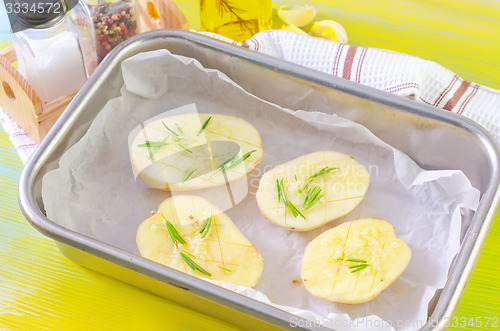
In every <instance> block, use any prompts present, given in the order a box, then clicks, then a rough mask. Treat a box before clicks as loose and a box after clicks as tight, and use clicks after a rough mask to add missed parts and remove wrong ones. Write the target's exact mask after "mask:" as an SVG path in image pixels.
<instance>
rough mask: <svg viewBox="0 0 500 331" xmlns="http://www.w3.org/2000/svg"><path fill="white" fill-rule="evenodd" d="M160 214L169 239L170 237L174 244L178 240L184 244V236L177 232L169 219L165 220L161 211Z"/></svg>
mask: <svg viewBox="0 0 500 331" xmlns="http://www.w3.org/2000/svg"><path fill="white" fill-rule="evenodd" d="M160 215H161V217H163V220H164V221H165V225H166V226H167V230H168V234H169V235H170V239H172V241H173V242H174V244H175V242H176V241H178V242H179V243H181V244H183V245H185V244H186V241H185V240H184V238H182V237H181V235H180V234H179V232H178V231H177V229H176V228H175V226H174V225H173V224H172V223H170V221H169V220H167V219H166V218H165V216H164V215H163V214H162V213H160Z"/></svg>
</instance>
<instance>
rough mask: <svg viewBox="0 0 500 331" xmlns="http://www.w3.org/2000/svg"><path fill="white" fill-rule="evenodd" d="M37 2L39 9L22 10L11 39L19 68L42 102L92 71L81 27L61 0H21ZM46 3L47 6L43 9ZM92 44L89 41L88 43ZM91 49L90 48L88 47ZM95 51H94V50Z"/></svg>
mask: <svg viewBox="0 0 500 331" xmlns="http://www.w3.org/2000/svg"><path fill="white" fill-rule="evenodd" d="M18 1H19V2H23V3H24V2H27V3H28V4H31V3H33V4H35V3H36V4H37V5H38V6H40V7H37V8H38V9H39V10H38V11H35V12H33V11H26V12H22V11H20V12H19V14H18V20H17V23H16V24H19V26H17V28H15V29H14V27H13V31H18V32H15V33H13V35H12V41H13V44H14V48H15V50H16V54H17V61H18V69H19V72H20V73H21V74H22V75H23V76H24V78H25V79H26V80H27V81H28V82H29V83H30V85H31V86H32V87H33V89H34V90H35V92H36V93H37V94H38V96H39V97H40V99H41V101H42V103H43V104H46V103H49V102H51V101H54V100H55V99H57V98H59V97H61V96H63V95H65V94H67V93H70V92H72V91H74V90H76V89H78V88H80V87H81V86H82V85H83V84H84V83H85V81H86V80H87V78H88V77H89V75H90V73H91V72H92V68H89V66H91V65H92V64H91V63H87V62H86V59H88V56H86V55H85V54H84V51H83V45H82V40H83V38H82V36H81V34H80V31H79V29H78V27H77V25H76V24H75V22H74V21H73V19H72V18H71V16H69V15H68V8H67V7H66V5H65V3H64V2H61V1H60V0H44V2H43V3H41V2H39V1H36V0H18ZM41 6H44V9H45V10H41ZM85 47H89V45H85ZM86 52H88V50H87V51H86ZM94 52H95V51H94Z"/></svg>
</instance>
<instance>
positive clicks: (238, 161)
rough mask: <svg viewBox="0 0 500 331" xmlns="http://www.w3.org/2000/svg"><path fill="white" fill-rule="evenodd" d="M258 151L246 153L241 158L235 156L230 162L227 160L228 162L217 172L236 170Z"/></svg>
mask: <svg viewBox="0 0 500 331" xmlns="http://www.w3.org/2000/svg"><path fill="white" fill-rule="evenodd" d="M256 151H257V150H255V149H254V150H253V151H250V152H248V153H245V154H243V155H242V156H240V157H236V156H233V157H232V158H230V159H229V160H227V161H226V162H224V163H223V164H221V165H220V167H219V168H218V169H217V171H218V172H224V171H226V170H229V169H234V168H236V167H237V166H238V165H240V164H241V163H242V162H244V161H245V160H246V159H248V158H249V157H250V155H252V153H254V152H256Z"/></svg>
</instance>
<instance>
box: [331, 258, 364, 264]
mask: <svg viewBox="0 0 500 331" xmlns="http://www.w3.org/2000/svg"><path fill="white" fill-rule="evenodd" d="M337 261H345V262H358V263H368V261H366V260H360V259H347V258H340V259H337Z"/></svg>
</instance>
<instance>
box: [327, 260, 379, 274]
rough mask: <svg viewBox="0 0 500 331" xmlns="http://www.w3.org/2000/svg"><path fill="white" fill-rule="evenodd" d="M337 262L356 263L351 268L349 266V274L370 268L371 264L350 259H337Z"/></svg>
mask: <svg viewBox="0 0 500 331" xmlns="http://www.w3.org/2000/svg"><path fill="white" fill-rule="evenodd" d="M336 260H337V261H344V262H353V263H358V264H355V265H352V266H349V267H348V268H349V269H350V270H351V274H352V273H355V272H359V271H361V270H364V269H366V268H368V267H369V266H370V264H371V263H368V261H366V260H361V259H350V258H339V259H336Z"/></svg>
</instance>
